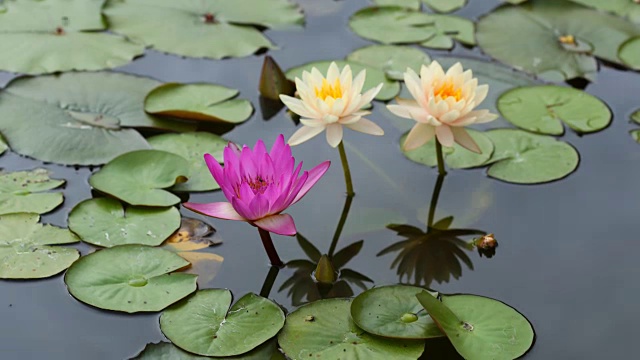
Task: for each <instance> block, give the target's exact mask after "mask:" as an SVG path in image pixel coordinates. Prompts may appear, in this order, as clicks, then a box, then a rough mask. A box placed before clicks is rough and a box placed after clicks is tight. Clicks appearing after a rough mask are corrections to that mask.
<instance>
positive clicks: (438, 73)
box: [429, 60, 444, 80]
mask: <svg viewBox="0 0 640 360" xmlns="http://www.w3.org/2000/svg"><path fill="white" fill-rule="evenodd" d="M429 70H430V71H431V74H432V75H431V76H433V79H434V80H440V79H442V78H443V77H444V70H443V69H442V66H441V65H440V63H439V62H437V61H435V60H434V61H432V62H431V65H429Z"/></svg>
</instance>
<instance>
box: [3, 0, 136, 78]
mask: <svg viewBox="0 0 640 360" xmlns="http://www.w3.org/2000/svg"><path fill="white" fill-rule="evenodd" d="M103 3H104V0H64V1H63V0H47V1H34V0H26V1H5V2H2V3H1V6H3V11H0V69H2V70H5V71H11V72H18V73H26V74H34V75H35V74H45V73H54V72H60V71H71V70H101V69H110V68H114V67H118V66H121V65H125V64H127V63H129V62H130V61H131V60H133V59H134V58H135V57H137V56H139V55H142V53H143V52H144V46H142V45H140V44H136V43H133V42H130V41H128V40H126V39H125V38H123V37H121V36H116V35H113V34H109V33H99V32H97V30H103V29H104V28H105V26H104V23H103V21H102V17H101V8H102V4H103ZM26 44H28V46H26Z"/></svg>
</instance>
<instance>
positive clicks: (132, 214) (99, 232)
mask: <svg viewBox="0 0 640 360" xmlns="http://www.w3.org/2000/svg"><path fill="white" fill-rule="evenodd" d="M179 226H180V212H179V211H178V209H176V208H175V207H169V208H162V209H150V208H144V207H135V206H130V207H127V208H126V209H125V208H124V207H123V205H122V204H121V203H120V202H119V201H118V200H115V199H112V198H98V199H90V200H85V201H83V202H81V203H80V204H78V205H76V207H74V208H73V210H71V213H70V214H69V229H70V230H71V231H73V232H74V233H76V234H78V236H80V238H81V239H82V241H84V242H87V243H90V244H93V245H98V246H104V247H112V246H116V245H124V244H141V245H150V246H157V245H160V244H162V242H163V241H164V240H165V239H167V238H168V237H169V236H170V235H171V234H172V233H173V232H174V231H175V230H176V229H177V228H178V227H179Z"/></svg>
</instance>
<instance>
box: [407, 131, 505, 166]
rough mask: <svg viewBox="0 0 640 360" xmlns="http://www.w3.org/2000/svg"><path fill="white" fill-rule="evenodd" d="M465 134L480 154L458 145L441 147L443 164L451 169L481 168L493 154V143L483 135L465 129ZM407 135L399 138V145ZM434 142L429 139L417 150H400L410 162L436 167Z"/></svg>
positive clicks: (436, 159)
mask: <svg viewBox="0 0 640 360" xmlns="http://www.w3.org/2000/svg"><path fill="white" fill-rule="evenodd" d="M467 132H468V133H469V135H470V136H471V138H472V139H473V140H475V142H476V144H478V147H480V150H481V151H482V153H481V154H477V153H475V152H473V151H469V150H467V149H465V148H463V147H462V146H460V145H458V144H454V145H453V147H443V148H442V154H443V155H444V162H445V163H446V164H447V166H448V167H450V168H452V169H467V168H472V167H476V166H481V165H483V164H485V163H486V162H487V160H489V159H490V158H491V154H493V143H492V142H491V140H490V139H489V138H488V137H486V136H485V135H484V133H482V132H480V131H476V130H472V129H467ZM407 135H408V133H405V134H404V135H402V138H400V143H401V144H403V143H404V140H405V139H406V138H407ZM435 141H436V140H435V138H434V139H431V140H430V141H429V142H428V143H426V144H424V145H422V146H421V147H419V148H417V149H414V150H409V151H405V150H402V153H403V154H404V156H406V157H407V158H408V159H409V160H411V161H414V162H417V163H419V164H424V165H427V166H432V167H433V166H436V165H438V158H437V155H436V146H435Z"/></svg>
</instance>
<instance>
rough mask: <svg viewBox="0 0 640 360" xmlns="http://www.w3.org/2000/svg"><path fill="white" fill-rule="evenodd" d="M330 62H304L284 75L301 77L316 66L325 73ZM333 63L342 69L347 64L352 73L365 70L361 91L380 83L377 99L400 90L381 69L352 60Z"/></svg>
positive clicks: (384, 97) (293, 77) (382, 98)
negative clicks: (380, 88) (365, 75)
mask: <svg viewBox="0 0 640 360" xmlns="http://www.w3.org/2000/svg"><path fill="white" fill-rule="evenodd" d="M331 62H332V61H318V62H312V63H308V64H304V65H301V66H298V67H295V68H291V69H289V70H287V72H286V75H287V78H289V79H290V80H294V79H295V78H296V77H298V78H302V72H303V71H311V69H312V68H313V67H315V68H317V69H318V70H319V71H320V72H321V73H323V74H326V73H327V70H329V65H331ZM335 63H336V64H338V67H339V68H340V69H342V68H343V67H344V66H346V65H349V66H350V67H351V71H353V74H354V75H356V74H358V73H359V72H360V71H362V70H366V71H367V79H366V80H365V82H364V86H363V88H362V90H363V92H364V91H367V90H369V89H371V88H374V87H376V86H378V84H380V83H382V84H383V85H382V90H380V92H379V93H378V96H376V99H378V100H383V101H384V100H391V99H393V98H394V97H395V96H396V95H398V93H399V92H400V84H399V83H398V82H397V81H393V80H389V79H387V77H386V76H385V74H384V72H383V71H381V70H378V69H376V68H373V67H371V66H368V65H364V64H360V63H357V62H353V61H343V60H337V61H335Z"/></svg>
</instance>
